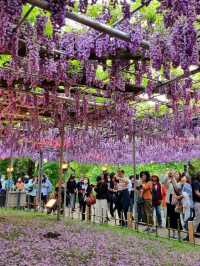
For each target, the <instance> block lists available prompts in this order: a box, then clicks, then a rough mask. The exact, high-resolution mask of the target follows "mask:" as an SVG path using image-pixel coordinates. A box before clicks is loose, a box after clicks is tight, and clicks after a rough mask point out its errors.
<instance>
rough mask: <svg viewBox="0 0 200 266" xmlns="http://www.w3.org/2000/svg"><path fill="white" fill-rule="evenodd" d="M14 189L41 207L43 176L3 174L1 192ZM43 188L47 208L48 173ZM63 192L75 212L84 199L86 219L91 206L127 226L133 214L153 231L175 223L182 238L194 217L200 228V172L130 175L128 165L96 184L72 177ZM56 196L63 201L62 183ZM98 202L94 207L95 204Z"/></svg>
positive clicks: (103, 217)
mask: <svg viewBox="0 0 200 266" xmlns="http://www.w3.org/2000/svg"><path fill="white" fill-rule="evenodd" d="M9 190H17V191H25V192H26V194H27V200H28V201H29V204H30V205H33V206H35V205H36V198H37V195H38V190H39V181H38V178H33V177H32V178H29V177H28V176H25V177H24V178H23V179H22V178H19V179H18V180H17V181H16V182H15V183H14V182H13V180H12V179H11V178H7V179H5V178H1V181H0V192H1V193H3V192H5V193H6V191H9ZM40 190H41V202H42V204H43V207H44V208H45V206H46V203H47V201H48V199H49V197H50V193H51V192H52V191H53V186H52V184H51V182H50V180H49V178H48V177H47V176H46V175H44V176H43V178H42V180H41V188H40ZM61 196H62V197H61V199H62V204H61V206H62V207H63V206H64V205H63V204H64V202H65V204H66V206H65V207H68V208H70V209H71V210H72V211H75V209H76V207H77V204H76V202H77V201H78V205H79V207H78V208H79V211H80V212H81V213H82V220H85V214H86V208H87V209H88V210H89V212H91V209H93V210H95V217H96V219H97V220H99V222H100V223H107V222H108V221H109V220H111V219H115V220H116V217H117V220H119V224H120V225H121V226H127V222H128V214H129V215H130V216H129V217H131V219H134V220H135V221H137V222H139V223H143V224H144V225H146V228H145V231H149V232H153V231H154V230H155V225H156V226H158V227H170V228H171V229H172V232H173V236H172V237H174V238H177V230H178V229H179V230H181V229H183V230H186V231H187V230H188V221H191V220H193V224H194V230H195V232H198V230H199V224H200V173H199V174H196V176H195V177H192V178H190V177H189V176H188V175H187V174H185V173H182V174H180V173H177V172H175V171H170V172H169V173H168V174H167V176H166V177H162V178H161V180H160V179H159V177H158V176H156V175H150V173H149V172H148V171H143V172H141V173H140V174H139V175H137V176H133V175H132V176H130V177H126V176H125V172H124V171H123V170H122V169H119V170H118V171H117V172H116V173H108V172H107V170H104V171H103V172H102V174H101V175H99V176H97V178H96V184H90V180H89V178H86V177H85V178H84V177H82V178H80V179H79V180H77V179H76V177H75V176H74V175H71V176H70V177H69V178H68V180H67V182H66V183H64V182H63V184H62V186H61ZM54 198H56V199H58V186H56V188H55V192H54ZM64 199H65V200H64ZM92 205H93V207H94V208H91V206H92ZM54 210H56V206H54ZM187 238H188V237H186V239H187Z"/></svg>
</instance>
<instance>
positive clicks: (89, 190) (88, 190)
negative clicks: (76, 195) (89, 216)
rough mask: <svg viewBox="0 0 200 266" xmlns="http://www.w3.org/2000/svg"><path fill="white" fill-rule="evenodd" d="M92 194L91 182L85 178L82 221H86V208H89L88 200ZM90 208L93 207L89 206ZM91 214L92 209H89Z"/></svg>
mask: <svg viewBox="0 0 200 266" xmlns="http://www.w3.org/2000/svg"><path fill="white" fill-rule="evenodd" d="M91 193H92V186H91V185H90V180H89V178H84V181H83V186H82V194H83V197H82V200H83V202H82V204H81V205H82V208H81V213H82V220H83V221H84V220H85V214H86V206H87V198H88V197H89V196H90V194H91ZM88 208H91V206H88ZM89 213H90V209H89Z"/></svg>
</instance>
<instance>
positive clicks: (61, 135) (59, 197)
mask: <svg viewBox="0 0 200 266" xmlns="http://www.w3.org/2000/svg"><path fill="white" fill-rule="evenodd" d="M64 134H65V130H64V127H62V128H61V129H60V140H61V141H60V168H59V172H60V174H59V181H58V205H57V206H58V209H57V221H59V220H60V210H61V202H62V197H61V186H62V181H63V168H62V165H63V157H64Z"/></svg>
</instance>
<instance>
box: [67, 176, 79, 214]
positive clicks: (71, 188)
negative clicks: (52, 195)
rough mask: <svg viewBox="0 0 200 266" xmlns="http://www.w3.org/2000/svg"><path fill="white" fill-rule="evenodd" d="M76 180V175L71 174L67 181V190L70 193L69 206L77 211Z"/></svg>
mask: <svg viewBox="0 0 200 266" xmlns="http://www.w3.org/2000/svg"><path fill="white" fill-rule="evenodd" d="M76 187H77V185H76V181H75V176H73V175H71V176H70V178H69V180H68V181H67V192H68V193H69V204H68V207H69V208H70V209H72V211H75V203H76V191H77V190H76Z"/></svg>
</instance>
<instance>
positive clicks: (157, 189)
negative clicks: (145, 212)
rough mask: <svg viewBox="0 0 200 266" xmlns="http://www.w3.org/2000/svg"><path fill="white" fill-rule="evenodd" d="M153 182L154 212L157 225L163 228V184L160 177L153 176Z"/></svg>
mask: <svg viewBox="0 0 200 266" xmlns="http://www.w3.org/2000/svg"><path fill="white" fill-rule="evenodd" d="M151 180H152V206H153V210H155V212H156V219H157V224H158V226H159V227H162V218H161V202H162V191H161V184H160V182H159V177H158V176H156V175H153V176H152V177H151Z"/></svg>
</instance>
